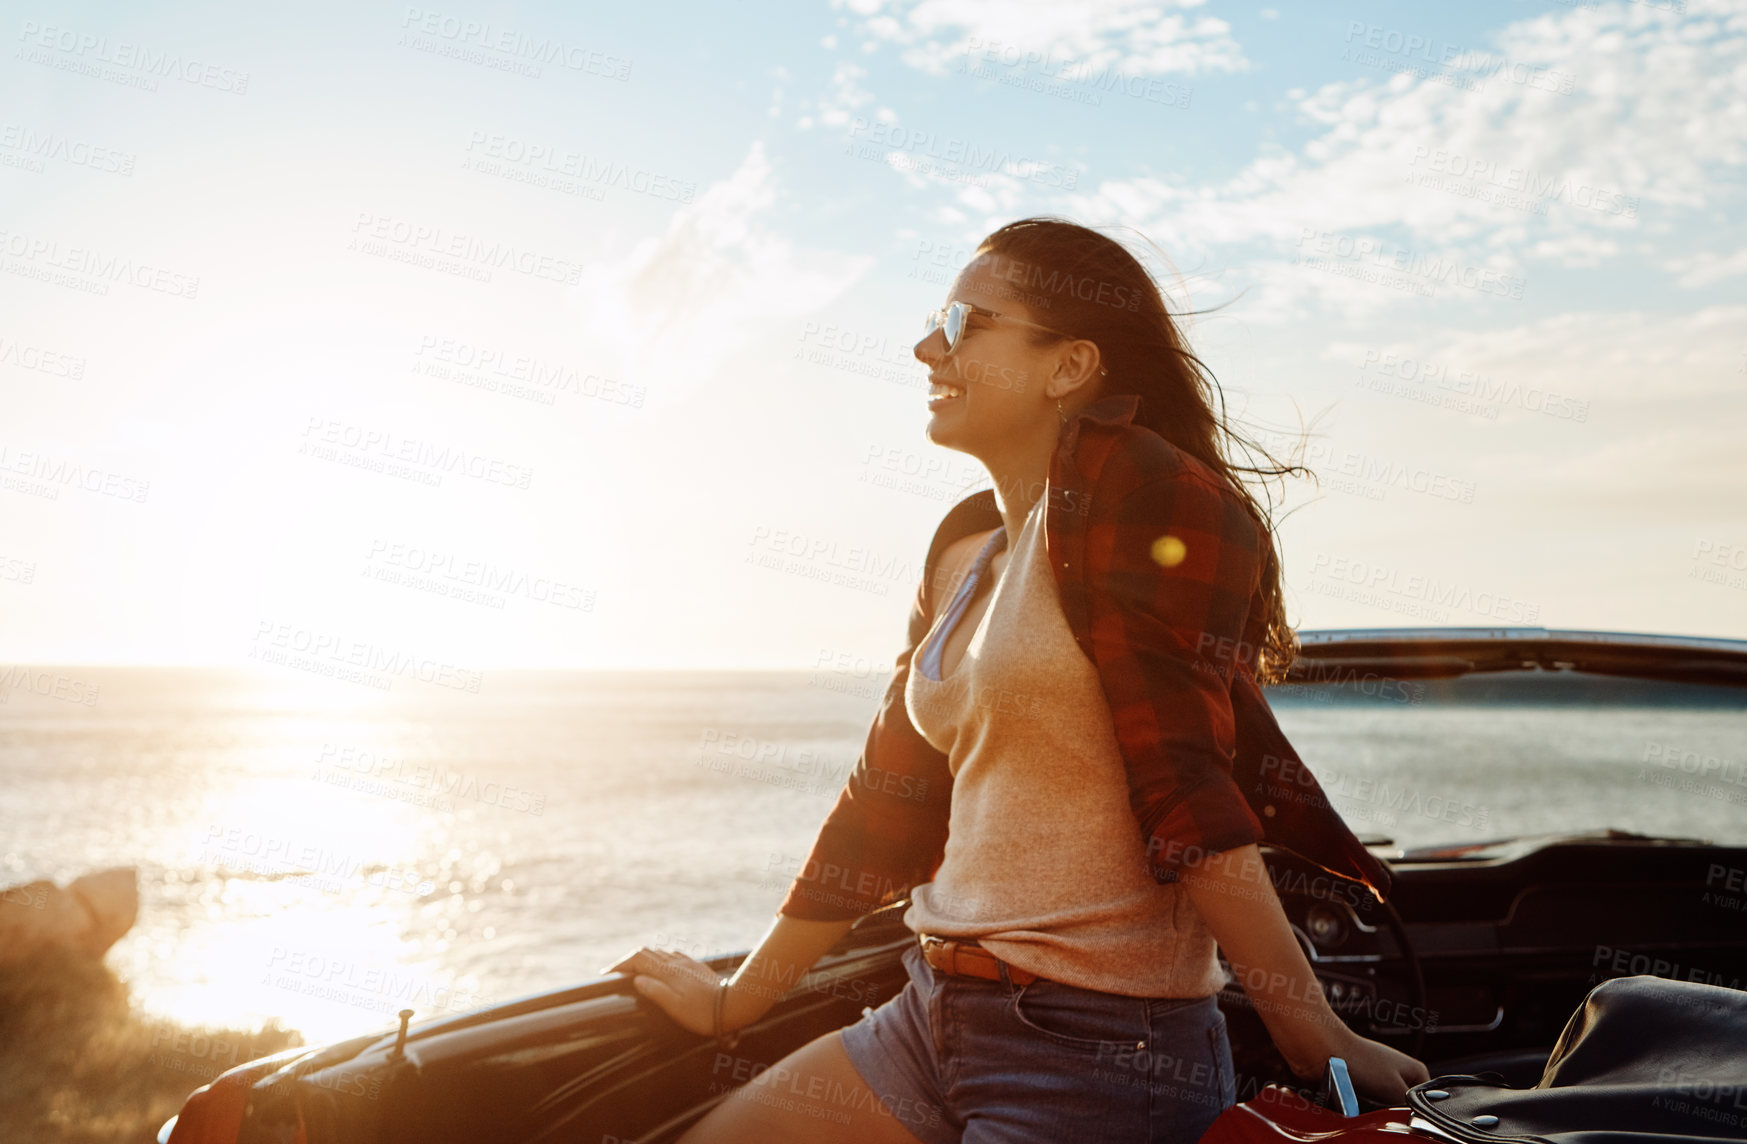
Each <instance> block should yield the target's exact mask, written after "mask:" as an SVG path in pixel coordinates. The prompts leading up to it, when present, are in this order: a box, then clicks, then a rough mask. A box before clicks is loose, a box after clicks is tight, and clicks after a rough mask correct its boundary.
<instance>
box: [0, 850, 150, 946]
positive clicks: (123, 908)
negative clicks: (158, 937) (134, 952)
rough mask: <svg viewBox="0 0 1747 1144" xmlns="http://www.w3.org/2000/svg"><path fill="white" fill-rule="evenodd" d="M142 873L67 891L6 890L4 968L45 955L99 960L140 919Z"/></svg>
mask: <svg viewBox="0 0 1747 1144" xmlns="http://www.w3.org/2000/svg"><path fill="white" fill-rule="evenodd" d="M139 909H140V894H139V877H138V873H137V872H136V871H135V870H134V868H133V867H132V866H117V867H114V868H113V869H109V870H99V871H97V872H96V873H94V874H86V875H84V876H83V877H80V878H75V879H73V881H72V882H71V883H69V884H68V885H67V886H65V887H62V886H57V885H55V884H54V883H53V882H50V881H46V880H44V881H37V882H26V883H25V884H23V885H20V886H8V887H6V888H5V889H3V890H0V965H5V964H9V963H11V962H14V961H18V960H20V959H22V958H24V957H27V956H29V955H31V954H34V953H38V952H41V951H44V950H64V951H66V952H67V953H70V954H73V955H75V956H79V957H90V958H99V957H102V956H103V954H104V953H105V952H106V951H107V950H108V949H109V947H110V946H112V945H114V944H115V943H116V942H117V941H118V940H120V938H121V936H122V935H123V934H125V933H126V932H127V931H128V930H129V929H131V928H132V927H133V923H134V921H135V919H137V918H138V917H139Z"/></svg>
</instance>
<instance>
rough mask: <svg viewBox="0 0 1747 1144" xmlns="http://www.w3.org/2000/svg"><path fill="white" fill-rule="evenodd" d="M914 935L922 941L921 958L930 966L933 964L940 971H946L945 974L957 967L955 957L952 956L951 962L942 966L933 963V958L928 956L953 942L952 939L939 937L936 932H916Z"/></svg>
mask: <svg viewBox="0 0 1747 1144" xmlns="http://www.w3.org/2000/svg"><path fill="white" fill-rule="evenodd" d="M916 936H917V937H919V938H920V939H921V941H922V960H923V961H926V962H927V963H928V964H929V965H930V966H933V967H934V968H935V969H938V970H940V971H941V972H942V973H947V974H951V973H952V972H953V971H954V970H955V969H956V968H957V967H958V959H957V958H956V957H954V958H953V959H952V964H951V965H950V966H942V965H935V964H934V959H933V958H932V957H930V956H929V955H930V954H932V953H935V952H937V951H941V950H945V949H946V948H948V947H949V946H951V945H952V944H953V942H952V939H950V938H944V937H940V936H939V935H937V934H931V933H925V934H918V935H916Z"/></svg>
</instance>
